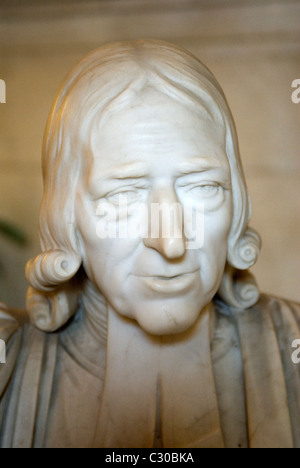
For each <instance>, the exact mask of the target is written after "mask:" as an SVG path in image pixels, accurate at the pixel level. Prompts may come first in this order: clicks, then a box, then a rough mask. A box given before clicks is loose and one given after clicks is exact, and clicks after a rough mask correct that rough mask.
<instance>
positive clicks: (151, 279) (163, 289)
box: [142, 271, 197, 294]
mask: <svg viewBox="0 0 300 468" xmlns="http://www.w3.org/2000/svg"><path fill="white" fill-rule="evenodd" d="M196 273H197V271H194V272H191V273H183V274H180V275H176V276H144V277H142V278H143V281H144V283H145V284H146V286H147V287H148V288H149V289H151V290H152V291H154V292H158V293H164V294H172V293H184V292H186V291H187V290H188V289H190V287H191V286H192V284H193V282H194V281H195V279H196Z"/></svg>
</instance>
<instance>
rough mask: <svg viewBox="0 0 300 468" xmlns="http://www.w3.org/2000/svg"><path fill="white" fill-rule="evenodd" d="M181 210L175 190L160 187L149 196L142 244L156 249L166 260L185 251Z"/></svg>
mask: <svg viewBox="0 0 300 468" xmlns="http://www.w3.org/2000/svg"><path fill="white" fill-rule="evenodd" d="M183 231H184V229H183V210H182V206H181V204H180V202H179V201H178V198H177V196H176V193H175V190H174V189H173V187H172V188H171V187H170V188H162V189H160V190H157V191H156V192H155V194H153V196H152V197H151V200H150V203H149V207H148V236H147V237H145V238H144V239H143V241H144V245H145V246H146V247H149V248H151V249H155V250H157V251H158V252H159V253H160V254H161V255H163V256H164V257H165V258H167V259H168V260H174V259H178V258H180V257H182V256H183V255H184V253H185V250H186V247H185V237H184V232H183Z"/></svg>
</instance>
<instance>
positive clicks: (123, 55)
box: [26, 40, 260, 331]
mask: <svg viewBox="0 0 300 468" xmlns="http://www.w3.org/2000/svg"><path fill="white" fill-rule="evenodd" d="M146 86H150V87H152V88H155V89H156V90H158V91H160V92H162V93H164V94H165V95H167V96H169V97H171V98H172V99H175V100H178V101H179V102H181V103H182V104H186V105H187V106H193V108H194V109H195V110H196V111H197V109H202V110H203V108H204V109H205V110H206V111H207V112H208V113H209V114H210V116H211V117H212V119H213V120H214V121H216V120H218V121H221V123H222V125H223V126H224V128H225V132H226V154H227V157H228V161H229V164H230V169H231V179H232V193H233V219H232V225H231V230H230V233H229V239H228V250H227V264H226V268H225V271H224V276H223V280H222V283H221V286H220V289H219V295H220V296H221V297H222V299H223V300H224V301H225V302H226V303H227V304H228V305H231V306H234V307H242V308H245V307H250V306H252V305H254V304H255V303H256V302H257V300H258V298H259V292H258V289H257V286H256V284H255V281H254V279H253V277H252V275H250V273H249V272H248V271H247V270H248V269H249V268H250V267H251V266H252V265H253V264H254V263H255V262H256V260H257V258H258V255H259V250H260V238H259V236H258V234H257V233H256V232H255V231H254V230H252V229H251V228H249V227H248V224H249V221H250V218H251V201H250V198H249V195H248V191H247V187H246V182H245V177H244V173H243V169H242V165H241V160H240V155H239V147H238V140H237V134H236V129H235V125H234V121H233V118H232V115H231V112H230V109H229V107H228V104H227V101H226V98H225V96H224V94H223V91H222V89H221V88H220V85H219V84H218V82H217V81H216V79H215V77H214V76H213V75H212V73H211V72H210V71H209V70H208V69H207V68H206V67H205V66H204V65H203V64H202V63H201V62H200V61H199V60H198V59H197V58H195V57H194V56H193V55H192V54H190V53H189V52H187V51H186V50H184V49H182V48H179V47H177V46H174V45H171V44H168V43H165V42H162V41H154V40H138V41H133V42H117V43H113V44H109V45H106V46H103V47H101V48H99V49H96V50H95V51H93V52H91V53H90V54H89V55H87V56H86V57H85V58H84V59H83V60H81V61H80V62H79V63H78V64H77V65H76V66H75V67H74V68H73V70H71V72H70V73H69V75H68V76H67V77H66V79H65V81H64V82H63V84H62V87H61V89H60V91H59V93H58V95H57V98H56V100H55V102H54V105H53V109H52V112H51V114H50V117H49V120H48V124H47V127H46V131H45V136H44V143H43V178H44V197H43V202H42V206H41V212H40V239H41V248H42V253H41V254H40V255H39V256H38V257H36V258H34V259H32V260H31V261H29V262H28V264H27V266H26V277H27V280H28V282H29V284H30V285H31V287H30V288H29V290H28V295H27V308H28V311H29V313H30V316H31V319H32V321H33V322H34V324H35V325H36V326H37V327H38V328H40V329H42V330H45V331H54V330H57V329H58V328H60V327H61V326H62V325H63V324H64V323H66V321H67V320H68V319H69V318H70V317H71V316H72V315H73V314H74V313H75V311H76V308H77V301H78V297H76V294H75V293H74V290H75V289H76V290H79V289H78V288H74V286H72V282H74V280H76V277H77V276H78V275H77V274H78V271H79V269H80V267H81V265H82V258H81V254H80V251H81V249H80V245H79V240H78V237H77V233H76V220H75V209H74V206H75V197H76V191H77V185H78V181H79V178H80V176H81V174H82V167H83V166H82V165H83V162H84V159H85V158H88V157H90V156H89V155H90V153H91V141H90V140H91V134H92V130H93V129H94V128H98V129H99V124H100V121H103V119H105V118H106V117H107V116H108V115H109V113H110V112H113V111H114V110H115V109H118V108H120V107H122V106H125V105H126V104H128V103H130V102H131V101H132V100H134V98H135V96H136V95H137V94H138V93H139V92H140V91H141V90H142V89H144V88H145V87H146ZM87 136H88V138H87Z"/></svg>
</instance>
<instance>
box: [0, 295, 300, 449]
mask: <svg viewBox="0 0 300 468" xmlns="http://www.w3.org/2000/svg"><path fill="white" fill-rule="evenodd" d="M83 316H84V310H82V309H81V310H79V311H78V313H77V315H76V316H75V319H74V320H73V321H72V322H71V323H70V324H68V326H67V327H65V328H64V329H62V330H60V331H58V332H56V333H49V334H47V333H44V332H41V331H39V330H37V329H35V328H34V327H33V326H32V325H30V324H29V323H26V322H25V323H20V320H19V319H18V317H16V316H14V315H13V314H11V313H10V311H9V310H8V309H4V308H3V309H1V308H0V339H1V340H3V341H4V342H5V344H6V363H5V364H0V447H1V448H43V447H48V448H50V447H51V448H52V447H53V448H54V447H58V448H59V447H60V448H62V447H64V448H72V447H73V448H76V447H77V448H83V447H112V448H133V447H136V448H141V447H146V448H153V447H165V448H179V447H181V448H193V447H196V448H223V447H226V448H234V447H236V448H238V447H242V448H293V447H295V448H300V363H298V360H295V359H292V356H293V355H294V356H295V355H296V353H295V350H296V348H295V346H296V345H295V343H297V342H296V341H295V340H299V339H300V305H298V304H294V303H291V302H288V301H285V300H282V299H278V298H274V297H270V296H266V295H261V297H260V300H259V302H258V303H257V304H256V305H255V306H253V307H251V308H249V309H245V310H242V309H237V308H233V307H228V306H227V305H226V304H224V303H223V302H222V301H220V300H219V299H216V300H214V302H213V303H212V304H211V306H210V307H208V308H207V309H205V311H204V312H203V313H201V315H200V317H199V320H198V322H197V323H196V324H195V326H194V327H193V328H192V330H190V331H189V332H188V333H186V334H185V335H184V337H183V338H182V337H180V336H177V335H174V336H172V337H159V338H156V337H150V336H147V335H146V333H145V332H143V330H141V329H140V327H139V326H138V325H137V324H136V323H135V322H133V321H130V320H125V321H124V319H123V318H122V317H119V316H118V314H116V313H114V312H113V311H110V312H109V313H108V316H107V330H106V335H105V337H103V339H102V342H101V347H102V348H101V349H102V351H101V352H100V353H99V352H98V351H97V350H98V348H99V346H98V345H97V344H94V345H93V344H91V343H92V337H91V335H90V334H89V333H90V332H87V331H86V330H83V326H82V323H83V322H82V317H83ZM21 322H22V321H21ZM96 341H97V340H96ZM94 342H95V340H94ZM98 344H99V343H98ZM293 346H294V347H293ZM298 355H299V356H300V352H299V353H298ZM299 361H300V359H299Z"/></svg>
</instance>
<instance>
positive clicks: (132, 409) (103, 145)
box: [0, 40, 300, 448]
mask: <svg viewBox="0 0 300 468" xmlns="http://www.w3.org/2000/svg"><path fill="white" fill-rule="evenodd" d="M43 173H44V184H45V185H44V199H43V203H42V208H41V216H40V235H41V248H42V253H41V254H40V255H39V256H38V257H37V258H35V259H33V260H31V261H30V262H29V263H28V265H27V269H26V276H27V279H28V281H29V283H30V285H31V287H30V288H29V291H28V297H27V311H28V315H29V317H30V321H31V324H29V323H27V316H26V315H25V314H24V316H22V315H20V314H19V315H17V314H16V313H13V311H9V310H8V309H5V308H2V309H1V311H0V319H1V320H0V339H2V340H4V341H5V343H6V346H7V350H6V351H7V356H6V361H7V362H6V364H1V365H0V366H1V367H0V402H1V403H0V446H1V447H15V448H22V447H113V448H121V447H125V448H132V447H136V448H140V447H150V448H151V447H167V448H176V447H183V448H190V447H199V448H206V447H209V448H222V447H251V448H257V447H262V448H263V447H270V448H271V447H283V448H285V447H286V448H288V447H300V417H299V416H300V380H299V372H300V367H299V365H298V366H297V365H296V364H294V363H293V362H292V360H291V354H292V351H293V350H292V347H291V346H292V342H293V340H294V339H297V338H299V337H300V336H299V335H300V331H299V324H300V322H299V321H300V307H299V305H296V304H291V303H288V302H286V301H283V300H280V299H276V298H271V297H267V296H265V295H261V294H260V293H259V291H258V288H257V286H256V284H255V281H254V279H253V277H252V275H251V274H250V273H249V272H248V269H249V268H250V267H251V266H252V265H253V264H254V263H255V262H256V260H257V258H258V255H259V249H260V239H259V236H258V235H257V234H256V233H255V231H254V230H252V229H251V228H249V226H248V224H249V220H250V217H251V205H250V200H249V196H248V192H247V188H246V184H245V179H244V175H243V170H242V166H241V161H240V156H239V150H238V143H237V136H236V131H235V127H234V123H233V120H232V116H231V114H230V111H229V108H228V105H227V102H226V99H225V97H224V95H223V92H222V90H221V88H220V86H219V84H218V83H217V81H216V79H215V78H214V76H213V75H212V74H211V73H210V71H209V70H208V69H207V68H206V67H205V66H204V65H202V63H201V62H199V61H198V59H196V58H195V57H194V56H192V55H191V54H190V53H189V52H187V51H185V50H182V49H181V48H179V47H176V46H173V45H170V44H167V43H164V42H160V41H148V40H140V41H134V42H122V43H114V44H109V45H107V46H104V47H101V48H100V49H98V50H96V51H94V52H92V53H91V54H89V55H88V56H87V57H86V58H84V59H83V60H82V61H81V62H80V63H79V64H78V65H77V66H76V67H75V68H74V69H73V70H72V71H71V73H70V74H69V75H68V76H67V78H66V80H65V81H64V83H63V85H62V88H61V90H60V92H59V94H58V96H57V99H56V101H55V103H54V107H53V110H52V113H51V115H50V119H49V122H48V125H47V129H46V133H45V140H44V148H43ZM157 208H158V211H155V210H156V209H157ZM152 209H153V210H152ZM159 209H160V210H161V213H159Z"/></svg>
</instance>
